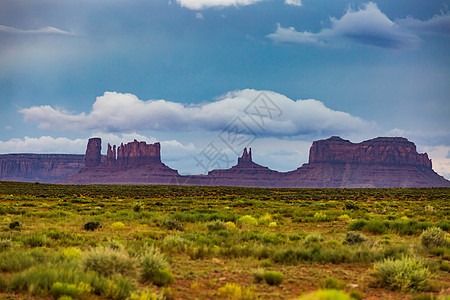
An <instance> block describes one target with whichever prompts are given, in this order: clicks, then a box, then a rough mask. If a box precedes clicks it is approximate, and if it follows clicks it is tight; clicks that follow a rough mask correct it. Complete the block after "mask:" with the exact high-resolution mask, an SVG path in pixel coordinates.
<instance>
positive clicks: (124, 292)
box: [101, 276, 136, 300]
mask: <svg viewBox="0 0 450 300" xmlns="http://www.w3.org/2000/svg"><path fill="white" fill-rule="evenodd" d="M135 289H136V287H135V286H134V284H133V283H132V282H131V280H130V279H128V278H125V277H121V276H116V277H114V278H113V279H108V280H107V281H106V284H105V287H104V289H103V291H102V292H101V295H102V296H103V297H105V298H109V299H113V300H125V299H128V297H130V295H131V292H132V291H133V290H135Z"/></svg>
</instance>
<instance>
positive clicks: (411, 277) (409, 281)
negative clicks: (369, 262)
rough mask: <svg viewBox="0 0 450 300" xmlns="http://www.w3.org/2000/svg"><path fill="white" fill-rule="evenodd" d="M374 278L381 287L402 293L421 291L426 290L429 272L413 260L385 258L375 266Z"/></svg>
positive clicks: (408, 258) (406, 257)
mask: <svg viewBox="0 0 450 300" xmlns="http://www.w3.org/2000/svg"><path fill="white" fill-rule="evenodd" d="M375 276H376V278H377V282H378V284H379V285H380V286H382V287H387V288H391V289H393V290H399V291H402V292H405V291H410V290H413V291H414V290H415V291H423V290H425V289H427V288H428V280H429V277H430V271H429V270H428V268H426V267H424V266H423V264H422V263H421V262H420V261H418V260H417V259H415V258H411V257H408V256H403V257H402V258H401V259H391V258H387V259H385V260H384V261H382V262H378V263H376V264H375Z"/></svg>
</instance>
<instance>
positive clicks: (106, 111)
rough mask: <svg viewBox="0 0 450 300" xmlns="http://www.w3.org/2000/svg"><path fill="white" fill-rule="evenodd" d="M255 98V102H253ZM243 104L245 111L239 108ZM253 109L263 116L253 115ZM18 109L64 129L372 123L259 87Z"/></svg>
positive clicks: (338, 128) (299, 130) (344, 127)
mask: <svg viewBox="0 0 450 300" xmlns="http://www.w3.org/2000/svg"><path fill="white" fill-rule="evenodd" d="M255 99H258V100H257V102H253V101H254V100H255ZM261 99H266V100H261ZM267 99H268V100H267ZM260 101H266V106H267V107H263V106H261V105H262V104H263V103H262V102H260ZM252 103H253V104H252ZM255 103H256V104H258V105H259V108H258V107H256V106H255ZM246 108H247V109H248V113H249V114H246V113H245V110H246ZM268 108H269V109H268ZM257 110H259V114H260V115H263V114H266V116H265V117H264V118H261V116H255V114H258V111H257ZM20 112H21V113H22V114H23V115H24V117H25V121H26V122H28V123H37V124H38V126H39V128H41V129H45V130H56V131H66V132H80V131H101V132H134V131H137V130H158V131H180V130H182V131H190V130H207V131H222V130H224V129H225V128H226V127H227V126H228V125H229V124H230V123H231V122H232V121H233V120H235V119H236V118H237V117H239V118H240V120H242V122H244V123H245V124H246V125H247V126H249V127H250V128H251V129H252V130H253V131H254V132H255V133H257V134H259V135H269V136H270V135H277V136H297V135H316V134H341V133H349V132H359V131H364V130H367V129H368V128H371V127H373V124H372V123H370V122H367V121H364V120H362V119H360V118H358V117H355V116H352V115H350V114H349V113H346V112H341V111H336V110H332V109H330V108H328V107H326V106H325V105H324V103H322V102H321V101H318V100H314V99H307V100H296V101H293V100H291V99H289V98H287V97H286V96H284V95H281V94H278V93H275V92H271V91H264V92H263V94H262V92H261V91H256V90H252V89H246V90H240V91H234V92H230V93H228V94H226V95H223V96H222V97H220V98H218V99H217V100H216V101H215V102H210V103H206V104H202V105H183V104H180V103H175V102H170V101H165V100H148V101H143V100H140V99H138V98H137V97H136V96H135V95H132V94H121V93H116V92H106V93H105V94H104V95H103V96H100V97H97V99H96V101H95V103H94V104H93V107H92V111H91V112H90V113H88V114H86V113H84V112H82V113H80V114H73V113H70V112H67V111H65V110H62V109H58V108H53V107H51V106H48V105H45V106H33V107H30V108H25V109H21V110H20ZM269 113H270V114H271V115H270V116H269ZM262 122H263V124H262ZM258 125H260V126H258Z"/></svg>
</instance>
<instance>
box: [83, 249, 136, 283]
mask: <svg viewBox="0 0 450 300" xmlns="http://www.w3.org/2000/svg"><path fill="white" fill-rule="evenodd" d="M81 266H82V268H83V269H84V270H92V271H95V272H97V273H99V274H101V275H104V276H112V275H114V274H122V275H129V276H133V275H134V274H135V273H136V260H135V259H134V258H132V257H130V256H129V255H128V253H127V252H126V251H124V250H121V249H111V248H106V247H96V248H93V249H91V250H89V251H87V252H86V253H84V254H83V257H82V261H81Z"/></svg>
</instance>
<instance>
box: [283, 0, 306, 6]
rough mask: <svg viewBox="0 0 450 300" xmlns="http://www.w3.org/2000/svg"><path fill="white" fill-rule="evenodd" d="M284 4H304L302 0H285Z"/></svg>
mask: <svg viewBox="0 0 450 300" xmlns="http://www.w3.org/2000/svg"><path fill="white" fill-rule="evenodd" d="M284 4H287V5H292V6H302V0H285V1H284Z"/></svg>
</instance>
